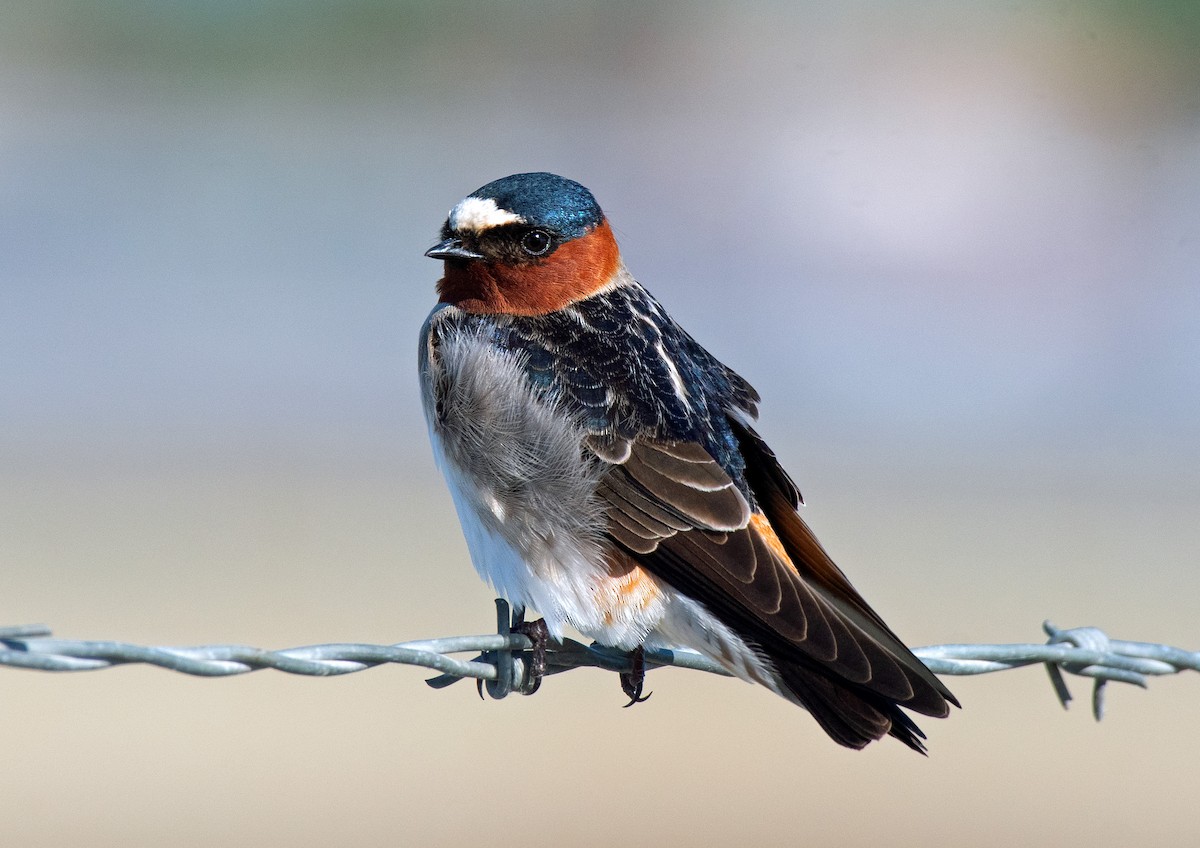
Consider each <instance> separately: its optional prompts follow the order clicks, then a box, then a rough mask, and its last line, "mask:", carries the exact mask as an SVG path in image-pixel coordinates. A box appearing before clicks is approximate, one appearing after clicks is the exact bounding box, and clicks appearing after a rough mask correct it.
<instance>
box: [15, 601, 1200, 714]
mask: <svg viewBox="0 0 1200 848" xmlns="http://www.w3.org/2000/svg"><path fill="white" fill-rule="evenodd" d="M522 615H523V611H517V613H516V614H515V615H513V614H512V613H511V611H510V609H509V606H508V604H507V602H505V601H503V600H499V599H498V600H497V601H496V623H497V632H496V633H490V634H486V635H481V636H450V637H446V638H441V639H426V640H421V641H417V642H402V643H399V644H395V645H370V644H358V643H336V644H327V645H308V646H304V647H297V648H287V649H284V650H279V651H268V650H264V649H262V648H254V647H249V646H245V645H200V646H194V647H147V646H144V645H133V644H130V643H127V642H114V641H77V640H69V639H54V638H51V635H50V629H49V628H48V627H46V626H44V625H27V626H16V627H0V666H8V667H12V668H25V669H34V670H39V671H96V670H99V669H103V668H112V667H114V666H118V665H127V664H131V663H142V664H146V665H152V666H157V667H158V668H165V669H170V670H172V671H178V672H182V673H183V674H192V675H197V676H201V677H228V676H230V675H235V674H247V673H249V672H252V671H260V670H262V669H266V668H272V669H275V670H277V671H283V672H286V673H288V674H301V675H311V676H316V677H330V676H335V675H341V674H352V673H354V672H358V671H365V670H366V669H368V668H375V667H377V666H380V665H385V664H399V665H414V666H421V667H424V668H429V669H433V670H434V671H438V672H441V674H440V675H438V676H437V677H434V678H431V679H429V680H427V681H426V682H427V683H428V684H429V685H430V686H432V687H434V688H437V689H440V688H443V687H445V686H449V685H450V684H452V683H456V682H458V681H459V680H461V679H463V678H473V679H475V680H477V681H480V685H481V686H483V685H486V687H487V691H488V694H489V695H490V696H491V697H493V698H497V699H499V698H503V697H505V696H507V695H508V694H510V693H512V692H519V693H525V694H529V693H531V692H532V691H533V689H535V688H536V686H535V685H533V684H532V683H531V681H530V680H529V679H528V677H529V675H528V669H529V667H530V663H529V662H528V660H529V656H528V654H529V652H530V650H531V649H532V647H533V645H532V643H531V641H530V640H529V638H528V637H526V636H524V635H521V634H519V633H514V632H512V629H511V628H512V626H513V624H514V623H515V622H516V621H519V620H521V616H522ZM1042 628H1043V630H1044V631H1045V632H1046V635H1047V636H1048V637H1049V639H1048V641H1047V642H1046V643H1045V644H1038V643H1017V644H1002V645H975V644H953V645H932V646H929V647H924V648H915V649H914V650H913V653H914V654H916V655H917V656H918V657H919V658H920V659H921V661H922V662H924V663H925V664H926V665H927V666H929V668H930V670H932V671H933V672H934V673H936V674H946V675H972V674H990V673H992V672H997V671H1007V670H1009V669H1013V668H1020V667H1022V666H1027V665H1034V664H1041V665H1044V666H1045V667H1046V670H1047V672H1048V673H1049V675H1050V681H1051V684H1052V685H1053V687H1054V691H1055V694H1056V695H1057V696H1058V699H1059V701H1060V702H1061V703H1062V705H1063V706H1064V707H1066V706H1068V704H1069V703H1070V701H1071V693H1070V691H1069V690H1068V689H1067V685H1066V682H1065V678H1064V677H1063V673H1064V672H1066V673H1068V674H1073V675H1077V676H1081V677H1088V678H1092V679H1093V680H1094V685H1093V690H1092V712H1093V714H1094V715H1095V717H1096V718H1097V720H1099V719H1100V718H1101V717H1103V713H1104V693H1105V685H1106V684H1107V683H1108V682H1110V681H1113V682H1118V683H1130V684H1133V685H1135V686H1141V687H1143V688H1144V687H1145V686H1146V679H1147V678H1148V677H1151V676H1159V675H1164V674H1176V673H1178V672H1180V671H1184V670H1191V671H1200V651H1186V650H1183V649H1181V648H1175V647H1172V646H1170V645H1160V644H1155V643H1151V642H1130V641H1125V640H1121V639H1111V638H1109V637H1108V635H1107V634H1105V633H1104V632H1103V631H1102V630H1100V629H1098V628H1095V627H1077V628H1070V629H1060V628H1058V627H1055V626H1054V625H1053V624H1051V623H1050V622H1048V621H1047V622H1045V623H1043V625H1042ZM461 653H477V654H478V656H476V657H474V658H473V659H469V660H464V659H457V658H455V657H452V656H450V654H461ZM645 664H646V668H647V669H651V668H661V667H667V666H672V667H675V668H688V669H694V670H697V671H706V672H709V673H712V674H720V675H726V676H728V672H726V671H725V669H723V668H722V667H720V666H719V665H717V664H716V663H714V662H713V661H711V660H709V659H707V658H706V657H703V656H701V655H700V654H698V653H695V652H694V651H689V650H682V649H675V650H666V649H658V650H648V651H646V654H645ZM584 667H592V668H601V669H605V670H608V671H617V672H622V671H624V672H628V671H630V670H631V669H632V659H631V655H630V654H629V653H627V652H624V651H618V650H615V649H612V648H606V647H604V646H601V645H596V644H593V645H584V644H583V643H581V642H577V641H575V640H572V639H565V640H563V641H562V642H551V643H549V645H548V646H547V652H546V673H547V674H557V673H560V672H563V671H569V670H571V669H574V668H584Z"/></svg>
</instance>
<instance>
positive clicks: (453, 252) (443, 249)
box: [425, 238, 483, 260]
mask: <svg viewBox="0 0 1200 848" xmlns="http://www.w3.org/2000/svg"><path fill="white" fill-rule="evenodd" d="M425 255H426V256H428V257H429V258H430V259H462V260H471V259H482V258H483V254H482V253H476V252H475V251H473V250H468V249H467V248H465V247H463V243H462V239H457V238H448V239H446V240H445V241H443V242H440V243H438V244H435V245H434V246H433V247H431V248H429V250H427V251H425Z"/></svg>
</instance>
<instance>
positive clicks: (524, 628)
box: [512, 617, 550, 695]
mask: <svg viewBox="0 0 1200 848" xmlns="http://www.w3.org/2000/svg"><path fill="white" fill-rule="evenodd" d="M512 632H513V633H520V634H521V635H522V636H524V637H525V638H527V639H528V640H529V641H530V642H532V643H533V649H532V650H531V651H530V652H529V659H528V660H527V662H528V668H527V669H526V671H525V680H524V682H523V684H522V685H521V688H520V691H521V694H523V695H532V694H533V693H534V692H536V691H537V690H538V688H539V687H540V686H541V685H542V678H543V677H545V676H546V643H547V642H549V641H550V628H548V627H547V626H546V622H545V620H544V619H541V618H539V619H538V620H537V621H525V620H524V618H523V617H522V619H521V620H519V621H516V622H514V623H513V627H512Z"/></svg>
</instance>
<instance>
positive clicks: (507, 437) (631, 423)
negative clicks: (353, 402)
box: [418, 172, 958, 753]
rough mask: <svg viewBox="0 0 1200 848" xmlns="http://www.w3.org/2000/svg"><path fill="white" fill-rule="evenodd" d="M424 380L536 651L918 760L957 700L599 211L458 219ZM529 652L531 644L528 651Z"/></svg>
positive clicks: (555, 188) (537, 189)
mask: <svg viewBox="0 0 1200 848" xmlns="http://www.w3.org/2000/svg"><path fill="white" fill-rule="evenodd" d="M425 255H426V256H428V257H430V258H433V259H437V260H441V261H442V262H443V274H442V277H441V278H440V279H439V280H438V281H437V285H436V290H437V294H438V302H437V304H436V306H435V307H434V308H433V310H432V312H431V313H430V314H429V316H428V318H427V319H426V320H425V322H424V324H423V325H422V328H421V331H420V341H419V347H418V370H419V377H420V383H421V397H422V406H423V409H424V413H425V418H426V422H427V425H428V429H429V435H430V441H431V444H432V447H433V453H434V458H435V461H436V463H437V465H438V466H439V468H440V470H441V471H442V474H443V476H444V477H445V479H446V482H447V486H448V488H449V490H450V494H451V498H452V500H453V502H454V506H455V509H456V511H457V514H458V518H459V521H460V524H461V526H462V530H463V535H464V537H465V540H466V543H467V547H468V549H469V552H470V556H471V560H472V562H473V564H474V566H475V568H476V570H477V571H478V572H479V574H480V575H481V576H482V577H483V578H484V579H485V580H486V581H487V582H488V583H490V584H491V586H492V587H493V588H494V589H495V590H496V592H497V593H498V594H500V595H502V596H503V597H505V598H507V599H508V600H509V601H510V602H511V603H513V604H514V606H515V607H516V608H518V609H525V608H529V609H532V610H535V611H537V612H538V613H539V614H540V615H541V616H542V619H541V621H540V622H531V624H536V625H539V626H540V627H541V628H542V629H541V631H540V632H541V633H542V634H543V636H544V635H546V634H548V635H549V637H551V638H553V639H557V640H561V639H562V638H563V634H564V631H565V629H566V628H568V627H570V628H573V629H574V630H575V631H577V632H579V633H581V634H583V635H584V636H586V637H588V638H590V639H593V640H595V641H596V642H597V643H599V644H601V645H606V646H610V647H613V648H616V649H619V650H623V651H630V652H633V656H634V657H635V660H634V668H633V671H632V672H630V673H628V674H626V675H623V676H622V687H623V688H624V689H625V691H626V693H627V694H629V695H631V698H632V700H631V703H633V702H634V701H639V700H644V698H642V697H641V691H642V689H641V687H642V675H643V674H644V665H642V664H641V663H642V662H643V660H642V658H643V657H644V653H643V652H644V651H645V650H646V649H647V648H657V647H676V648H679V647H683V648H688V649H691V650H693V651H697V652H699V653H700V654H702V655H704V656H706V657H708V658H710V659H711V660H714V661H715V662H717V663H719V664H720V665H721V666H722V667H724V668H725V669H726V670H728V671H729V672H730V673H731V674H733V675H735V676H737V677H740V678H742V679H744V680H747V681H749V682H752V683H757V684H761V685H762V686H765V687H766V688H767V689H769V690H771V691H773V692H775V693H777V694H778V695H781V696H782V697H784V698H786V699H788V700H789V701H791V702H793V703H795V704H798V705H799V706H801V707H803V708H804V709H806V710H807V711H808V712H809V713H810V714H811V715H812V716H813V718H815V719H816V721H817V723H818V724H819V725H820V727H821V728H822V729H823V730H824V731H825V733H827V734H828V735H829V736H830V737H831V738H832V739H833V740H834V741H835V742H837V743H839V744H841V745H844V746H847V747H849V748H855V749H860V748H863V747H865V746H866V745H867V744H869V743H870V742H873V741H875V740H878V739H881V738H883V737H884V736H888V735H890V736H892V737H895V738H896V739H898V740H900V741H901V742H903V743H904V744H905V745H907V746H908V747H910V748H912V749H913V750H916V751H918V752H920V753H925V745H924V742H923V740H924V739H925V738H926V737H925V734H924V733H923V732H922V731H921V729H920V728H919V727H918V726H917V724H916V723H915V722H914V721H913V719H912V718H911V716H909V714H908V712H906V711H912V712H915V713H919V714H922V715H926V716H932V717H938V718H941V717H945V716H946V715H947V714H948V713H949V705H950V704H954V705H955V706H958V701H957V700H956V699H955V697H954V696H953V695H952V694H951V693H950V691H949V690H948V689H947V688H946V687H945V685H943V684H942V682H941V681H940V680H938V678H937V677H935V676H934V675H933V673H932V672H931V671H930V670H929V669H928V668H927V667H926V666H925V665H924V664H922V663H921V661H920V660H919V659H917V658H916V656H914V655H913V653H912V652H911V651H910V650H909V649H908V648H907V647H906V646H905V644H904V643H903V642H902V641H901V640H900V639H899V637H897V636H896V635H895V634H894V633H893V632H892V630H891V629H890V628H889V627H888V626H887V625H886V624H885V623H884V621H883V619H882V618H880V616H879V615H878V614H877V613H876V612H875V611H874V610H873V609H872V608H871V607H870V606H869V605H868V604H867V602H866V601H865V600H864V599H863V598H862V596H861V595H859V593H858V592H857V591H856V590H855V589H854V587H853V586H852V585H851V584H850V582H849V580H848V579H847V578H846V576H845V575H844V574H843V572H842V571H841V570H840V569H839V568H838V566H837V565H835V564H834V561H833V560H832V559H831V558H830V556H829V554H828V553H826V551H825V549H824V548H823V547H822V546H821V544H820V543H819V542H818V541H817V538H816V536H815V535H814V534H813V532H812V531H811V530H810V529H809V526H808V524H807V523H806V522H805V521H804V520H803V518H801V516H800V514H799V508H800V506H801V505H802V503H803V501H802V498H801V495H800V492H799V490H798V488H797V487H796V484H795V483H794V482H793V481H792V478H791V477H790V476H789V475H788V473H787V472H786V471H785V470H784V469H783V467H782V466H781V465H780V462H779V460H778V459H777V458H776V455H775V453H774V452H773V451H772V450H771V448H770V447H768V445H767V443H766V442H765V441H764V440H763V438H762V437H761V436H760V435H759V433H758V431H757V430H756V429H755V422H756V421H757V418H758V413H759V403H760V397H759V394H758V393H757V392H756V391H755V389H754V388H753V387H751V385H750V384H749V383H748V382H746V380H744V379H743V378H742V377H741V376H739V375H738V374H737V373H736V372H734V371H733V370H732V369H731V368H729V367H727V366H726V365H724V364H722V363H721V362H720V361H719V360H718V359H717V358H716V357H714V356H713V355H712V354H711V353H709V352H708V350H706V349H705V348H704V347H702V346H701V345H700V343H699V342H697V341H696V340H695V339H694V338H693V337H692V336H691V335H689V334H688V332H687V331H686V330H684V329H683V328H682V327H681V326H680V325H679V324H678V323H676V321H675V320H674V319H673V318H672V317H671V316H670V315H669V314H668V313H667V311H666V310H665V309H664V308H663V306H662V305H661V304H660V303H659V302H658V300H656V299H655V298H654V297H653V296H652V295H651V294H650V292H649V291H648V290H647V289H646V288H645V287H643V286H642V285H641V284H640V283H639V282H638V281H637V280H635V279H634V277H633V276H632V275H631V274H630V272H629V271H628V270H627V269H626V267H625V264H624V262H623V261H622V259H621V254H620V250H619V248H618V246H617V242H616V239H615V237H614V235H613V230H612V227H611V225H610V223H609V221H608V219H607V217H606V216H605V214H604V212H603V211H602V210H601V208H600V206H599V205H598V204H597V202H596V199H595V198H594V196H593V195H592V193H591V192H590V191H589V190H588V189H587V188H585V187H584V186H583V185H581V184H580V183H578V182H575V181H573V180H570V179H567V178H565V177H561V176H558V175H555V174H551V173H545V172H535V173H520V174H513V175H511V176H507V177H504V178H502V179H498V180H495V181H493V182H490V183H488V184H486V185H484V186H483V187H481V188H479V189H477V190H475V191H473V192H472V193H471V194H469V195H467V196H466V197H465V198H464V199H462V200H461V201H459V202H458V203H457V204H456V205H455V206H454V207H453V208H452V209H451V210H450V212H449V215H448V216H447V218H446V220H445V223H444V224H443V225H442V228H441V232H440V236H439V240H438V242H437V244H435V245H434V246H433V247H431V248H429V249H428V250H427V251H426V252H425ZM526 632H530V633H533V632H534V630H532V629H531V630H528V631H526Z"/></svg>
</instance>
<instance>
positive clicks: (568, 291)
mask: <svg viewBox="0 0 1200 848" xmlns="http://www.w3.org/2000/svg"><path fill="white" fill-rule="evenodd" d="M620 262H621V258H620V251H619V250H618V248H617V242H616V239H615V238H613V234H612V228H611V227H609V225H608V222H607V221H604V222H602V223H601V224H599V225H598V226H597V227H596V228H595V229H593V230H592V231H591V232H590V233H588V234H587V235H585V236H581V237H580V238H577V239H574V240H572V241H569V242H567V243H566V244H564V245H562V246H561V247H559V248H558V250H556V251H554V253H553V254H551V255H550V257H549V258H547V259H546V260H545V261H544V262H540V263H538V264H536V265H526V266H505V265H498V264H496V263H482V262H469V263H455V264H454V265H453V266H452V265H449V264H448V265H447V266H446V275H445V276H444V277H443V278H442V279H441V280H440V281H439V282H438V294H439V296H440V299H441V301H442V302H443V303H452V304H454V305H455V306H458V307H459V308H461V309H465V310H466V311H468V312H479V313H486V314H496V313H505V314H509V315H526V316H532V315H545V314H547V313H550V312H555V311H557V310H559V309H562V308H563V307H565V306H568V305H570V304H571V303H574V302H575V301H577V300H582V299H584V298H586V297H590V296H591V295H593V294H595V293H596V292H597V291H599V290H600V289H602V288H603V287H604V286H606V285H608V283H609V281H610V280H611V279H612V276H613V274H615V273H616V272H617V268H618V267H619V266H620Z"/></svg>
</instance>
